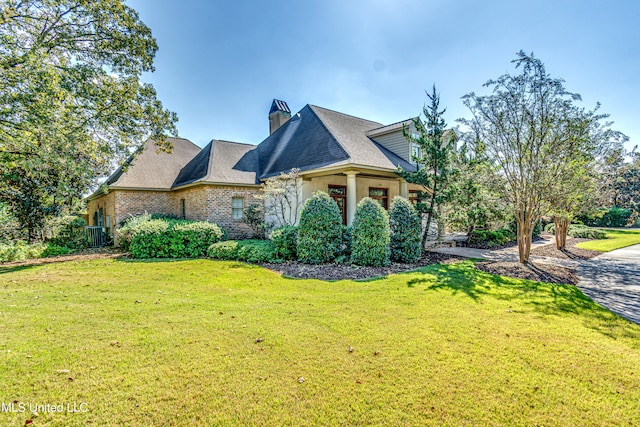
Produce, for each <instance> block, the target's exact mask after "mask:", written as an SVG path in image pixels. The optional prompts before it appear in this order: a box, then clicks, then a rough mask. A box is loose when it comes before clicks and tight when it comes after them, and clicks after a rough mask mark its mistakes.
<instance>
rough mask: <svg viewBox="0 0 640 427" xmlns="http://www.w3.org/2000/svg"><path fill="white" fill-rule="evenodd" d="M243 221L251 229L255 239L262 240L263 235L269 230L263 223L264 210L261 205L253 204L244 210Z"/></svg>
mask: <svg viewBox="0 0 640 427" xmlns="http://www.w3.org/2000/svg"><path fill="white" fill-rule="evenodd" d="M243 221H244V222H245V223H246V224H247V225H248V226H249V227H251V230H253V235H254V237H255V238H257V239H264V233H265V231H266V230H267V228H269V227H268V226H267V223H265V222H264V209H263V207H262V206H261V205H259V204H256V203H253V204H251V205H249V206H247V207H246V208H245V210H244V217H243Z"/></svg>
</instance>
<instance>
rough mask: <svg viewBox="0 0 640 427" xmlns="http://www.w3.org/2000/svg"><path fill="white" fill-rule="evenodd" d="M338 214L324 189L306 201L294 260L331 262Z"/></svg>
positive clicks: (337, 246) (338, 232)
mask: <svg viewBox="0 0 640 427" xmlns="http://www.w3.org/2000/svg"><path fill="white" fill-rule="evenodd" d="M341 225H342V215H341V213H340V209H339V208H338V205H337V204H336V203H335V202H334V201H333V200H332V199H331V197H329V195H328V194H327V193H325V192H322V191H318V192H316V193H314V194H313V196H311V197H310V198H308V199H307V200H306V202H305V203H304V205H303V206H302V212H301V214H300V226H299V227H298V247H297V250H298V259H299V260H300V261H302V262H304V263H308V264H320V263H323V262H330V261H333V260H334V259H335V258H336V256H338V254H339V252H340V246H341V243H342V242H341V234H342V233H341V231H342V229H341Z"/></svg>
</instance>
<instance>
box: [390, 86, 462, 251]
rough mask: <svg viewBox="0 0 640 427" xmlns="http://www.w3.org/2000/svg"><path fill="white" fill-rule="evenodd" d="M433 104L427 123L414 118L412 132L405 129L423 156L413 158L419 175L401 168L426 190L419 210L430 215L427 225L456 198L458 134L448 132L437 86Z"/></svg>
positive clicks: (424, 238) (409, 179)
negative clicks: (444, 206) (455, 161)
mask: <svg viewBox="0 0 640 427" xmlns="http://www.w3.org/2000/svg"><path fill="white" fill-rule="evenodd" d="M427 97H428V98H429V100H430V101H431V104H430V105H429V106H426V105H425V106H424V107H423V109H422V112H423V114H424V117H425V120H424V121H423V120H422V119H421V118H420V117H416V118H414V119H412V126H413V128H414V129H410V128H408V127H407V126H403V128H402V133H403V134H404V136H405V138H406V139H407V140H408V141H410V142H411V143H413V144H416V145H418V146H419V147H420V153H419V155H417V156H416V155H413V156H412V157H413V159H412V160H413V161H414V162H416V163H417V164H418V165H419V168H418V170H417V171H416V172H408V171H405V170H402V168H398V172H397V173H398V174H399V175H400V176H401V177H402V178H404V179H406V180H407V182H409V183H412V184H418V185H421V186H422V188H423V190H424V191H419V192H418V202H417V203H416V209H417V210H418V212H419V213H420V214H421V215H423V216H426V219H427V220H426V224H431V222H432V221H433V220H437V219H438V206H443V205H444V204H445V203H447V202H448V201H449V200H450V199H451V197H452V188H451V180H452V177H453V176H454V175H455V173H454V170H453V163H452V160H453V159H454V154H455V138H456V135H455V133H454V132H452V131H450V132H446V127H447V123H446V122H445V120H444V113H445V111H446V109H443V110H440V94H439V93H438V92H437V91H436V87H435V85H434V86H433V92H432V94H429V93H427ZM428 229H429V227H425V230H424V232H423V235H422V236H421V237H422V246H424V244H425V243H426V241H427V235H428Z"/></svg>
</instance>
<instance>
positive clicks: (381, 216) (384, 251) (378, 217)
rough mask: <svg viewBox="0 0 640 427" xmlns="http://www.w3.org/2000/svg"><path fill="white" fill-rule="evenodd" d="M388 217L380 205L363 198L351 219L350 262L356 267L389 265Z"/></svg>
mask: <svg viewBox="0 0 640 427" xmlns="http://www.w3.org/2000/svg"><path fill="white" fill-rule="evenodd" d="M389 239H390V238H389V215H387V212H386V211H385V210H384V208H383V207H382V206H380V203H378V202H376V201H375V200H373V199H371V198H369V197H365V198H364V199H362V200H360V203H358V206H357V208H356V213H355V216H354V219H353V238H352V243H351V262H352V263H353V264H357V265H367V266H375V267H378V266H383V265H388V264H389Z"/></svg>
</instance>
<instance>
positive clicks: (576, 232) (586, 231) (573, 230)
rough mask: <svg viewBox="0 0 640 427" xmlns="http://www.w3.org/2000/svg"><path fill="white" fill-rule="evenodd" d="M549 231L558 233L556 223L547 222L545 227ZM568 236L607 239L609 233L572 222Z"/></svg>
mask: <svg viewBox="0 0 640 427" xmlns="http://www.w3.org/2000/svg"><path fill="white" fill-rule="evenodd" d="M544 230H545V231H546V232H547V233H551V234H556V225H555V224H553V223H551V224H547V226H546V227H545V228H544ZM567 236H570V237H576V238H578V239H606V238H607V233H605V232H604V231H602V230H598V229H595V228H591V227H588V226H586V225H584V224H570V225H569V229H568V230H567Z"/></svg>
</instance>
